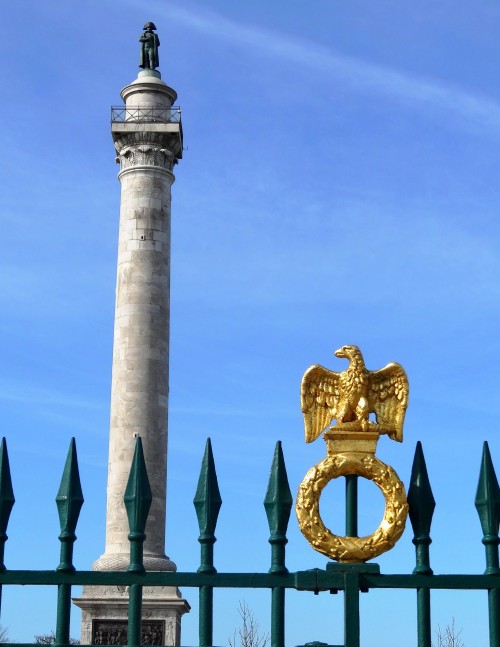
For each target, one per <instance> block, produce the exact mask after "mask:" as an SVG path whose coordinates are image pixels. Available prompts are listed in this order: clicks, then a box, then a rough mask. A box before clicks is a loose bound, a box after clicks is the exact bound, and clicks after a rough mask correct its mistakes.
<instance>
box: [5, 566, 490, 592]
mask: <svg viewBox="0 0 500 647" xmlns="http://www.w3.org/2000/svg"><path fill="white" fill-rule="evenodd" d="M345 573H349V574H351V572H350V571H348V570H347V571H345ZM345 573H344V572H342V571H340V572H336V573H328V572H325V571H321V570H318V571H316V570H311V571H297V572H295V573H288V574H285V575H275V574H272V573H211V574H210V573H182V572H177V573H164V572H149V573H142V574H141V573H130V572H127V571H106V572H103V571H101V572H99V571H78V572H75V573H62V572H60V571H23V570H12V571H4V572H3V573H0V585H2V584H6V585H16V584H17V585H20V586H25V585H32V586H54V585H57V584H69V585H72V586H82V585H84V584H88V585H96V586H97V585H116V586H120V585H122V586H123V585H126V586H131V585H133V584H140V585H142V586H181V587H187V588H199V587H201V586H211V587H214V588H238V589H240V588H241V589H248V588H253V589H272V588H274V587H282V588H285V589H295V590H298V591H329V590H331V589H337V590H339V591H341V590H344V589H345ZM357 577H358V579H359V588H360V589H365V588H366V589H455V590H456V589H461V590H492V589H500V575H474V574H470V575H407V574H402V575H400V574H385V575H382V574H380V575H374V574H359V575H357Z"/></svg>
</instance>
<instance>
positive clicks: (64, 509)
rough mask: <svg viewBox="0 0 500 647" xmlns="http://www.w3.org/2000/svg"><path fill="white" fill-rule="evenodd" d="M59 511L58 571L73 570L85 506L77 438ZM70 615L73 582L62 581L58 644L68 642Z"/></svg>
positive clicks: (71, 447)
mask: <svg viewBox="0 0 500 647" xmlns="http://www.w3.org/2000/svg"><path fill="white" fill-rule="evenodd" d="M56 505H57V512H58V514H59V524H60V527H61V533H60V535H59V541H60V542H61V561H60V563H59V566H58V567H57V569H56V570H58V571H61V572H63V573H73V572H74V571H75V567H74V566H73V544H74V543H75V541H76V535H75V530H76V524H77V523H78V517H79V516H80V510H81V509H82V505H83V493H82V486H81V482H80V472H79V470H78V458H77V454H76V444H75V439H74V438H72V439H71V442H70V445H69V450H68V455H67V457H66V463H65V465H64V471H63V475H62V478H61V485H60V486H59V491H58V492H57V496H56ZM70 614H71V585H70V584H59V585H58V587H57V620H56V645H68V644H69V634H70Z"/></svg>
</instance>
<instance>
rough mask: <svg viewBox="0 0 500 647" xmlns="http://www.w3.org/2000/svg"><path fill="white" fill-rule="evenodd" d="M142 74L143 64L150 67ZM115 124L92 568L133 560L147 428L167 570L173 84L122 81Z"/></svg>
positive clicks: (150, 554) (159, 545) (160, 556)
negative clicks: (129, 492) (130, 491)
mask: <svg viewBox="0 0 500 647" xmlns="http://www.w3.org/2000/svg"><path fill="white" fill-rule="evenodd" d="M143 74H144V73H143ZM122 97H123V99H124V100H125V106H124V109H123V113H122V115H121V119H120V121H119V122H118V123H116V124H113V138H114V141H115V148H116V151H117V153H118V157H117V161H118V162H119V163H120V172H119V174H118V177H119V179H120V182H121V200H120V232H119V242H118V269H117V280H116V308H115V328H114V343H113V371H112V388H111V421H110V440H109V468H108V502H107V514H106V547H105V552H104V555H102V556H101V558H100V559H99V560H98V561H97V562H96V564H95V568H98V569H110V568H124V567H125V566H126V565H127V564H128V555H129V541H128V532H129V528H128V519H127V515H126V511H125V507H124V505H123V494H124V492H125V487H126V484H127V479H128V475H129V470H130V465H131V463H132V457H133V453H134V445H135V438H136V437H137V436H138V435H140V436H141V438H142V444H143V448H144V455H145V458H146V466H147V469H148V475H149V479H150V482H151V489H152V493H153V503H152V506H151V511H150V513H149V518H148V522H147V526H146V541H145V545H144V555H145V565H146V568H149V569H150V570H170V569H174V568H175V565H174V564H173V563H172V562H170V561H169V560H168V558H166V557H165V511H166V474H167V435H168V434H167V430H168V360H169V324H170V202H171V186H172V183H173V181H174V175H173V173H172V168H173V166H174V164H175V163H176V161H177V157H180V155H181V152H182V140H181V131H180V121H179V122H172V110H171V107H172V103H173V101H174V100H175V98H176V94H175V92H174V90H172V89H171V88H169V87H168V86H167V85H166V84H165V83H164V82H163V81H161V80H160V79H159V78H157V77H156V76H150V75H147V76H143V77H141V75H139V78H138V79H137V80H136V81H134V83H132V84H131V85H129V86H127V87H126V88H124V90H122Z"/></svg>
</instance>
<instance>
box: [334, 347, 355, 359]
mask: <svg viewBox="0 0 500 647" xmlns="http://www.w3.org/2000/svg"><path fill="white" fill-rule="evenodd" d="M334 355H335V357H342V358H344V359H348V360H350V361H352V360H353V359H357V358H359V357H362V355H361V351H360V350H359V348H358V347H357V346H342V347H341V348H339V349H337V350H336V351H335V353H334Z"/></svg>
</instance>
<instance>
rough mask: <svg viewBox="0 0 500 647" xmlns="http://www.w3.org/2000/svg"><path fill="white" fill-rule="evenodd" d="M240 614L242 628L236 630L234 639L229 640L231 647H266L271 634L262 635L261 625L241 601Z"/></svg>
mask: <svg viewBox="0 0 500 647" xmlns="http://www.w3.org/2000/svg"><path fill="white" fill-rule="evenodd" d="M238 613H239V616H240V618H241V627H240V628H239V629H238V630H236V629H235V630H234V634H233V637H232V639H231V638H228V643H229V647H266V645H267V643H268V642H269V633H265V634H261V633H260V631H259V623H258V622H257V620H255V617H254V615H253V612H252V610H251V609H250V608H249V607H248V605H247V603H246V602H245V601H244V600H243V601H241V600H240V603H239V607H238Z"/></svg>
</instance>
